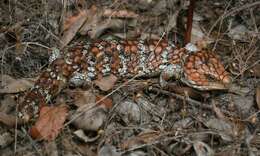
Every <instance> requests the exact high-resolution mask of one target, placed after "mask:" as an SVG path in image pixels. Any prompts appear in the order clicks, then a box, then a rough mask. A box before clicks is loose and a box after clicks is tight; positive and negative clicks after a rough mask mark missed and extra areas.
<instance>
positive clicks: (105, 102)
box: [96, 95, 113, 108]
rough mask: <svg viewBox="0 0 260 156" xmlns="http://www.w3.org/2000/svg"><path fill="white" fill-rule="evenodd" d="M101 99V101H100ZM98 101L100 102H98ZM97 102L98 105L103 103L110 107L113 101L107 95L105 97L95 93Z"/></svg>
mask: <svg viewBox="0 0 260 156" xmlns="http://www.w3.org/2000/svg"><path fill="white" fill-rule="evenodd" d="M100 100H101V101H100ZM99 101H100V102H99ZM97 102H99V103H98V104H99V105H103V106H105V107H106V108H112V106H113V101H112V99H110V98H109V97H105V96H102V95H97V96H96V103H97Z"/></svg>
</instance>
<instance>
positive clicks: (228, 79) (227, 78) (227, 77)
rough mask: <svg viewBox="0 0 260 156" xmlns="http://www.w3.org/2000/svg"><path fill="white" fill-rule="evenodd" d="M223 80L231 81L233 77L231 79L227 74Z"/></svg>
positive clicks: (225, 81)
mask: <svg viewBox="0 0 260 156" xmlns="http://www.w3.org/2000/svg"><path fill="white" fill-rule="evenodd" d="M222 81H223V82H224V83H230V82H231V79H230V77H229V76H228V75H226V76H225V77H224V78H223V79H222Z"/></svg>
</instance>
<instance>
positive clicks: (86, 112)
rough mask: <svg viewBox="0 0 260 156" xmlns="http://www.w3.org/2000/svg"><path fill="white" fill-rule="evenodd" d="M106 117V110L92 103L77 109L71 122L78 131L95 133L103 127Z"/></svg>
mask: <svg viewBox="0 0 260 156" xmlns="http://www.w3.org/2000/svg"><path fill="white" fill-rule="evenodd" d="M106 117H107V114H106V109H105V108H104V107H103V106H102V105H98V106H96V104H95V103H93V104H90V105H84V106H82V107H80V108H78V109H77V111H76V112H75V114H73V116H72V117H71V120H73V122H72V123H73V124H74V125H75V126H76V127H77V128H78V129H83V130H87V131H88V130H91V131H97V130H98V129H99V128H100V127H101V126H102V125H103V123H104V121H105V120H106Z"/></svg>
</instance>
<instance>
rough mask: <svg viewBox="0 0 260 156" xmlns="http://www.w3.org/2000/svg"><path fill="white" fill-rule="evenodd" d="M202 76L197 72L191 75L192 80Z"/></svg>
mask: <svg viewBox="0 0 260 156" xmlns="http://www.w3.org/2000/svg"><path fill="white" fill-rule="evenodd" d="M200 75H201V74H199V73H197V72H196V73H192V74H191V76H192V78H194V79H197V78H200Z"/></svg>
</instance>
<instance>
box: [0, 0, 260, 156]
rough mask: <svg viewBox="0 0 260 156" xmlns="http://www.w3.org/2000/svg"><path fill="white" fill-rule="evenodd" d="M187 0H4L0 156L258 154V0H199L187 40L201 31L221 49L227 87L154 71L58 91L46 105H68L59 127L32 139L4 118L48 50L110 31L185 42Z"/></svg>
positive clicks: (41, 67) (194, 39)
mask: <svg viewBox="0 0 260 156" xmlns="http://www.w3.org/2000/svg"><path fill="white" fill-rule="evenodd" d="M188 5H189V1H187V0H184V1H182V0H98V1H94V0H64V1H59V0H51V1H47V0H41V1H40V0H23V1H17V0H1V2H0V61H1V63H0V68H1V79H0V81H1V84H0V102H1V104H0V156H9V155H10V156H11V155H17V156H34V155H40V156H43V155H46V156H47V155H48V156H49V155H50V156H63V155H64V156H72V155H73V156H96V155H98V156H120V155H122V156H157V155H158V156H175V155H176V156H180V155H198V156H211V155H217V156H226V155H229V156H238V155H243V156H246V155H250V156H258V155H259V156H260V126H259V125H260V124H259V119H260V116H259V109H260V78H259V77H260V49H259V48H260V46H259V45H260V32H259V31H260V2H259V1H257V0H230V1H228V0H222V1H219V0H209V1H207V0H198V1H196V5H195V10H194V17H193V30H192V31H193V32H192V36H191V40H192V41H191V42H193V43H196V42H197V41H199V40H201V39H202V38H203V41H205V43H207V47H208V49H211V50H212V51H214V53H216V54H217V55H218V56H220V59H221V61H222V62H223V64H224V65H225V69H226V70H227V71H228V72H229V73H230V75H231V76H232V87H231V89H230V90H224V91H198V90H196V89H192V88H189V87H187V86H185V85H184V84H182V83H181V82H179V81H173V82H172V83H171V86H169V88H167V89H162V88H160V87H159V84H158V77H156V76H153V77H148V78H146V77H145V78H138V79H135V80H131V81H129V82H128V83H124V82H125V81H124V80H120V81H117V83H115V84H113V85H112V86H111V85H109V83H111V81H112V80H111V79H109V80H106V81H103V82H99V83H96V84H93V85H92V86H83V87H80V88H75V87H73V86H70V87H67V88H66V89H64V90H63V91H62V92H61V93H60V94H59V95H57V97H56V98H55V99H53V101H52V102H51V105H53V106H64V105H65V106H64V107H66V110H68V112H67V114H66V113H61V117H60V118H64V120H65V119H66V121H65V123H64V126H63V128H62V129H61V130H59V131H55V130H53V132H52V133H51V134H52V136H51V137H50V138H48V139H34V137H33V136H32V132H31V131H30V130H29V129H30V128H31V127H32V124H33V123H28V124H23V125H17V126H13V125H12V126H11V125H10V122H12V121H13V120H12V117H13V118H15V116H16V113H17V104H18V103H19V101H20V99H21V98H22V97H23V95H24V94H25V93H26V91H27V90H29V89H30V88H31V87H32V86H33V84H34V82H35V80H36V78H37V76H38V75H39V74H40V73H41V71H43V70H44V69H45V68H46V67H47V66H48V62H49V56H50V54H51V51H52V50H53V48H57V49H63V48H64V47H67V46H72V45H73V44H74V43H77V42H80V41H82V40H84V41H86V42H87V41H90V40H95V39H109V38H111V37H112V38H122V39H126V38H127V39H136V38H138V39H147V38H153V39H160V38H162V37H165V38H168V39H169V40H173V41H174V42H175V43H178V44H179V45H180V46H183V45H184V34H185V25H186V21H187V20H186V16H187V9H188ZM100 101H103V102H102V104H101V105H99V106H98V107H95V108H94V109H90V108H91V106H92V104H93V103H98V102H100ZM64 107H63V108H64ZM83 108H84V109H83ZM86 108H87V109H88V111H84V110H86ZM57 113H60V112H57ZM64 114H66V115H64ZM79 114H80V116H79ZM75 116H79V117H77V118H75ZM48 124H49V123H46V127H48V126H49V125H48ZM43 127H45V126H43ZM54 127H55V126H54Z"/></svg>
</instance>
